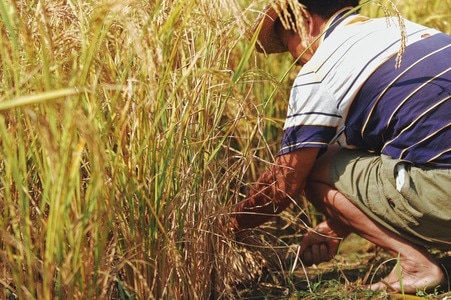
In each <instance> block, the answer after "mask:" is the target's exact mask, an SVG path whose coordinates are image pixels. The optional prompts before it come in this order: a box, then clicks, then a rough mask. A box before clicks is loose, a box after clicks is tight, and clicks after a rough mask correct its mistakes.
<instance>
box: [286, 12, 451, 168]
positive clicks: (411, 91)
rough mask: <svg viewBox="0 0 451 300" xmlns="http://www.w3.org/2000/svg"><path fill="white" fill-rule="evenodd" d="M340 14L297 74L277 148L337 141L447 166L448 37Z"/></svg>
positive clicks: (450, 139)
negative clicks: (399, 58) (339, 19)
mask: <svg viewBox="0 0 451 300" xmlns="http://www.w3.org/2000/svg"><path fill="white" fill-rule="evenodd" d="M390 20H391V23H389V24H387V19H386V18H381V19H368V18H365V17H363V16H360V15H352V16H349V17H347V18H346V19H345V20H344V21H343V22H341V23H340V24H339V25H337V26H335V27H334V28H333V31H332V32H331V33H330V35H329V36H328V37H327V38H325V39H324V40H323V41H322V43H321V45H320V47H319V48H318V49H317V51H316V53H315V54H314V55H313V57H312V59H311V60H310V61H309V62H308V63H307V64H305V65H304V66H303V67H302V69H301V71H300V72H299V74H298V76H297V77H296V79H295V81H294V83H293V87H292V91H291V96H290V101H289V106H288V112H287V119H286V121H285V126H284V136H283V139H282V145H281V149H280V152H279V155H280V154H285V153H289V152H291V151H294V150H296V149H299V148H303V147H320V148H326V147H327V145H328V144H331V143H334V142H336V141H338V142H339V143H340V144H341V145H342V146H344V147H347V148H353V149H363V150H367V151H369V152H372V153H375V154H381V153H382V154H386V155H389V156H391V157H393V158H397V159H403V160H406V161H410V162H412V163H414V164H418V165H429V166H434V167H444V168H449V167H451V101H450V98H451V37H450V36H448V35H445V34H443V33H441V32H439V31H437V30H434V29H431V28H427V27H424V26H421V25H418V24H415V23H412V22H409V21H407V20H404V22H405V28H406V34H407V42H406V43H407V47H406V49H405V52H404V54H403V56H402V62H401V66H400V67H399V68H396V62H395V59H396V56H397V53H398V51H399V49H400V43H401V30H400V28H399V26H397V24H396V23H395V22H397V21H396V20H393V19H390Z"/></svg>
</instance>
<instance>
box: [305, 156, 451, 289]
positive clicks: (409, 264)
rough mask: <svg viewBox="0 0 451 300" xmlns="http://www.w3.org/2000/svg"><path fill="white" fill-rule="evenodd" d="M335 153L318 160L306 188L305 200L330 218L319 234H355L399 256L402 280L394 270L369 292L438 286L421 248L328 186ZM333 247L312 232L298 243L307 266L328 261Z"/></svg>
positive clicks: (436, 272) (436, 271) (437, 271)
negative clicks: (387, 227)
mask: <svg viewBox="0 0 451 300" xmlns="http://www.w3.org/2000/svg"><path fill="white" fill-rule="evenodd" d="M336 152H337V149H331V150H330V151H328V153H327V154H326V155H324V156H323V157H322V158H321V159H320V160H319V161H318V164H317V165H316V166H315V167H314V170H313V172H312V175H311V177H310V179H309V182H308V186H307V188H306V196H307V199H309V200H310V201H311V202H312V204H313V205H315V207H317V208H318V209H319V210H320V211H322V212H323V213H324V214H325V215H326V216H327V218H329V220H327V221H325V222H324V223H322V224H320V225H319V226H318V230H319V231H320V233H325V234H327V235H330V236H342V237H344V236H346V235H347V234H348V233H349V232H354V233H356V234H358V235H360V236H362V237H363V238H365V239H367V240H369V241H370V242H372V243H374V244H376V245H378V246H380V247H382V248H383V249H385V250H386V251H388V253H389V254H390V255H392V256H393V257H398V254H399V257H400V267H401V270H402V273H401V275H402V281H400V278H399V277H398V270H396V269H394V270H393V271H392V272H391V273H390V274H389V275H388V276H387V277H386V278H385V279H384V282H378V283H375V284H372V285H370V286H369V288H370V289H385V288H388V287H387V284H388V285H389V289H391V288H394V289H395V290H396V291H402V290H403V291H404V292H405V293H415V292H416V291H417V290H422V289H424V288H427V287H435V286H437V285H438V284H440V283H441V282H442V281H443V279H444V275H443V272H442V270H441V268H440V266H439V265H438V264H437V263H436V262H435V261H434V259H433V258H432V257H431V256H430V254H429V253H428V251H427V250H426V249H425V248H424V247H421V246H418V245H415V244H413V243H411V242H410V241H408V240H406V239H404V238H403V237H402V236H400V235H397V234H395V233H393V232H391V231H389V230H388V229H386V228H385V227H383V226H381V225H380V224H378V223H377V222H375V221H374V220H373V219H371V218H369V217H368V216H367V215H366V214H365V213H363V212H362V211H361V210H360V209H359V208H358V207H357V206H355V205H354V204H353V203H352V202H351V201H350V200H348V199H347V198H346V197H345V196H344V195H343V194H341V193H340V192H339V191H337V190H335V189H334V188H333V187H332V186H331V185H330V183H329V167H330V162H331V159H332V158H333V157H334V155H335V154H336ZM336 244H337V243H336V242H335V241H332V242H331V241H330V239H326V238H325V237H320V236H319V235H318V234H316V233H315V231H312V232H310V233H308V234H307V235H306V236H305V238H304V240H303V241H302V242H301V251H302V255H303V256H302V257H303V259H304V260H305V263H306V264H309V263H317V260H318V259H322V260H328V259H330V256H331V252H334V253H336V249H335V248H336V247H335V245H336ZM325 248H328V249H327V250H325ZM318 253H319V254H318ZM325 253H327V254H325ZM327 256H329V257H327ZM386 283H387V284H386ZM401 284H402V286H401Z"/></svg>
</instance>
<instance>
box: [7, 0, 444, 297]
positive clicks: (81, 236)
mask: <svg viewBox="0 0 451 300" xmlns="http://www.w3.org/2000/svg"><path fill="white" fill-rule="evenodd" d="M405 2H406V3H407V2H408V1H407V0H406V1H405ZM428 3H429V2H428ZM443 3H445V2H436V3H435V4H434V5H433V6H431V7H435V8H434V9H436V10H437V11H439V12H441V13H445V11H448V10H443V9H441V8H439V7H438V6H440V5H443ZM446 3H447V5H449V3H448V2H446ZM263 6H264V2H263V1H251V0H249V1H244V0H243V1H239V2H233V1H222V0H221V1H207V0H201V1H194V0H175V1H166V0H157V1H138V0H127V1H117V0H104V1H94V2H89V1H88V2H86V1H85V2H83V1H62V0H61V1H37V2H31V3H28V2H25V1H0V17H1V21H0V34H1V36H0V60H1V62H0V76H1V77H0V80H1V84H0V214H1V215H0V274H1V276H0V285H1V286H2V289H1V290H2V292H1V293H3V295H2V296H3V297H2V298H6V297H9V299H55V298H56V299H132V298H133V297H134V298H135V299H161V298H170V299H206V298H208V297H209V296H210V295H215V296H216V297H218V298H219V297H224V298H227V297H228V296H230V295H232V294H234V293H236V294H239V292H238V291H239V289H240V287H239V286H237V285H236V283H238V282H241V281H242V279H243V278H246V279H247V280H255V279H256V277H255V275H256V274H257V275H258V272H259V270H258V268H259V265H258V264H257V265H254V267H255V269H252V268H250V267H249V262H250V263H252V261H253V259H254V260H258V259H261V261H263V260H265V258H264V257H260V258H257V257H249V255H250V254H249V253H247V252H246V251H245V250H243V248H242V247H241V246H240V245H238V244H236V243H235V242H234V241H233V237H232V235H231V234H230V232H229V231H228V230H227V228H226V227H225V226H224V225H225V224H227V215H226V213H227V211H228V209H229V208H230V206H231V205H232V204H233V203H235V202H236V201H238V200H239V199H241V198H242V197H243V194H244V193H245V192H246V187H247V186H249V185H250V184H252V181H254V180H256V178H257V176H258V173H259V172H260V171H261V170H262V169H263V168H265V167H266V166H267V164H268V163H271V162H272V159H273V156H274V155H275V154H276V153H277V150H278V145H279V140H280V135H281V130H282V126H283V120H284V112H285V108H286V103H287V102H286V99H287V93H288V91H289V87H290V83H291V81H292V79H293V77H294V76H295V74H296V71H297V70H295V69H292V70H290V66H291V61H290V59H289V58H288V56H285V55H278V56H271V57H264V56H262V55H259V54H256V53H255V52H254V51H253V45H252V39H250V38H249V30H250V28H251V26H252V23H253V21H254V19H255V18H256V17H257V15H258V13H257V10H259V9H261V8H262V7H263ZM400 6H401V5H400ZM406 7H410V6H409V5H407V4H406ZM447 7H449V6H447ZM428 8H429V6H428ZM421 12H423V11H421ZM411 13H412V15H418V16H419V17H420V12H411ZM445 14H446V13H445ZM427 17H429V19H428V18H427ZM447 18H448V17H447V16H443V18H438V17H437V18H432V17H431V16H428V15H427V14H426V13H425V14H424V15H423V16H421V19H420V20H424V21H425V22H432V23H430V24H429V25H433V24H438V25H440V24H441V25H440V26H445V27H443V28H445V29H449V24H448V23H446V22H447ZM433 22H436V23H433ZM446 26H448V27H446ZM285 73H287V74H288V75H287V77H283V76H284V74H285ZM310 213H313V212H310ZM283 219H284V220H288V221H287V222H288V223H290V222H293V224H294V225H291V226H296V220H295V219H296V218H295V217H294V216H290V215H289V214H285V215H283ZM276 243H280V244H281V245H282V246H283V247H286V248H283V251H289V250H287V249H289V247H290V245H288V244H286V245H283V241H282V240H278V241H276ZM266 246H267V249H269V250H270V251H273V252H274V253H276V252H277V251H276V250H277V249H274V248H273V249H271V247H274V246H273V245H270V244H267V245H266ZM282 246H280V247H282ZM243 260H244V261H243ZM246 260H248V261H246ZM277 268H278V269H279V270H280V269H283V268H285V263H280V266H277ZM288 281H289V280H287V282H288Z"/></svg>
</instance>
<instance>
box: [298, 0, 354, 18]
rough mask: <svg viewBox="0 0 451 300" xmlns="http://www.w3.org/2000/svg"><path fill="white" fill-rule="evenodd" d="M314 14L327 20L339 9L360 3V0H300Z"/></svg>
mask: <svg viewBox="0 0 451 300" xmlns="http://www.w3.org/2000/svg"><path fill="white" fill-rule="evenodd" d="M299 3H301V4H303V5H305V6H306V7H307V10H308V11H309V12H310V13H312V14H317V15H318V16H320V17H321V18H323V19H325V20H327V19H329V18H330V17H331V16H332V15H333V14H335V13H336V12H337V11H339V10H340V9H342V8H345V7H349V6H352V7H355V6H358V5H359V0H299Z"/></svg>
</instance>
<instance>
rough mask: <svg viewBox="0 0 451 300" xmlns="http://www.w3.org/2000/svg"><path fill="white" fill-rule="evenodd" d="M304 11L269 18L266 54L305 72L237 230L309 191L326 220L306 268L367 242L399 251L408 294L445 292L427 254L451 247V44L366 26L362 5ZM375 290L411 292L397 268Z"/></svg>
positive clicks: (310, 241)
mask: <svg viewBox="0 0 451 300" xmlns="http://www.w3.org/2000/svg"><path fill="white" fill-rule="evenodd" d="M299 2H300V3H301V4H302V5H303V6H304V8H301V5H299V3H297V2H295V4H296V5H295V7H294V6H293V7H291V8H290V9H288V11H289V13H288V15H286V14H285V15H283V14H282V15H280V14H279V13H277V12H276V10H275V9H274V8H270V9H268V10H267V11H266V12H265V17H264V18H263V19H262V23H261V30H260V32H259V40H258V46H257V50H259V51H260V52H265V53H277V52H284V51H289V52H291V54H292V56H293V57H294V59H296V60H297V61H298V62H299V63H300V64H301V65H303V67H302V69H301V71H300V72H299V74H298V76H297V77H296V79H295V81H294V83H293V87H292V91H291V96H290V99H289V104H288V112H287V118H286V122H285V127H284V134H283V138H282V144H281V148H280V152H279V154H278V156H277V158H276V161H275V164H274V165H273V166H271V167H270V168H269V170H267V171H266V172H264V173H263V174H262V175H261V176H260V178H259V180H258V183H257V184H256V185H255V186H254V187H253V189H252V192H251V193H250V195H249V196H248V197H247V198H246V199H245V200H244V201H243V202H240V203H238V204H237V205H235V206H234V207H233V212H232V214H231V216H232V217H231V220H232V224H233V226H234V228H235V229H236V230H237V231H239V230H243V229H245V228H251V227H255V226H258V225H260V224H262V223H263V222H265V221H267V220H268V219H269V218H270V217H271V216H274V215H276V214H278V213H280V212H281V211H282V210H283V209H285V208H286V207H287V206H288V205H289V204H290V203H291V202H292V201H294V200H293V199H298V196H299V195H300V194H301V193H305V196H306V197H307V199H308V200H309V201H311V202H312V203H313V204H314V205H315V207H316V208H318V209H319V210H320V211H321V212H322V213H323V214H324V215H325V216H326V221H324V222H323V223H321V224H320V225H318V226H317V227H316V228H314V230H312V231H310V232H309V233H307V234H306V235H305V237H304V238H303V240H302V242H301V245H300V246H301V254H302V255H301V257H302V260H303V262H304V264H305V265H312V264H318V263H320V262H323V261H328V260H330V259H332V257H333V256H334V255H335V254H336V253H337V250H338V246H339V244H340V241H341V239H342V238H344V237H346V236H347V235H349V234H350V233H356V234H358V235H360V236H362V237H364V238H365V239H367V240H369V241H371V242H373V243H374V244H376V245H378V246H380V247H382V248H384V249H385V250H387V251H388V252H389V253H390V254H391V255H393V257H397V256H398V254H399V257H400V266H401V267H402V288H403V290H404V292H406V293H415V292H416V290H418V289H424V288H427V287H435V286H437V285H439V284H440V283H441V282H442V281H443V280H444V279H445V276H444V273H443V271H442V270H441V268H440V266H439V265H438V264H437V263H436V262H435V261H434V259H433V258H432V257H431V256H430V254H429V253H428V251H427V250H426V248H425V247H427V246H433V247H441V248H451V229H450V228H451V99H450V98H451V37H449V36H447V35H445V34H443V33H440V32H438V31H436V30H434V29H430V28H426V27H423V26H421V25H418V24H414V23H411V22H409V21H407V20H404V22H405V27H402V26H401V27H400V26H396V24H394V23H397V22H399V21H401V20H397V19H396V18H394V19H393V20H391V24H387V19H386V18H381V19H369V18H366V17H364V16H362V15H359V14H358V13H356V12H354V11H353V8H355V7H356V6H358V4H359V3H358V0H300V1H299ZM279 10H281V9H278V11H279ZM279 15H280V17H279ZM293 16H297V17H296V22H290V21H289V20H288V19H289V18H290V17H291V18H293ZM299 23H301V24H300V25H301V26H297V25H299ZM401 23H402V22H401ZM296 24H297V25H296ZM300 28H304V29H305V30H304V33H302V32H303V31H302V30H301V29H300ZM403 28H404V29H405V31H404V33H405V35H406V38H407V39H401V37H402V34H401V32H402V31H403ZM403 42H405V44H404V43H403ZM401 45H405V48H404V52H403V54H402V61H401V64H400V65H399V66H398V67H397V62H398V61H397V59H399V55H398V54H399V53H400V49H402V48H403V47H401ZM369 289H373V290H376V289H388V290H389V291H392V290H393V289H394V290H395V291H401V284H400V278H399V276H398V274H397V271H395V270H393V271H392V272H391V273H390V274H389V275H388V277H387V278H385V279H384V280H383V281H381V282H378V283H374V284H372V285H370V286H369Z"/></svg>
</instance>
